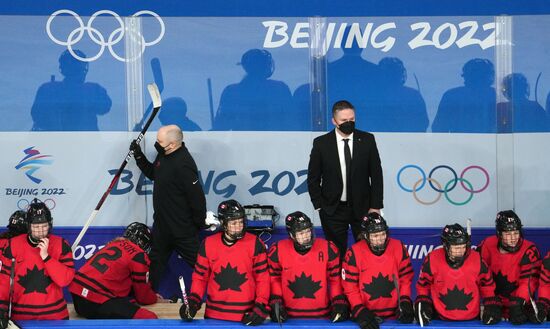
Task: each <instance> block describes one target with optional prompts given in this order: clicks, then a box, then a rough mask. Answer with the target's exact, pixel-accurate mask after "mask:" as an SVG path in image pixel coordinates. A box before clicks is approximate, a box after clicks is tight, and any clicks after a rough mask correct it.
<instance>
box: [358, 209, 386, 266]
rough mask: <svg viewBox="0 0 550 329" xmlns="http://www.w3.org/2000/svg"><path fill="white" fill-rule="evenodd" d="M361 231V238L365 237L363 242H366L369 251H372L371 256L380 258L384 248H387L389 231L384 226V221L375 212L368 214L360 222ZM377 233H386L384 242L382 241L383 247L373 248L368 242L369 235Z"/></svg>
mask: <svg viewBox="0 0 550 329" xmlns="http://www.w3.org/2000/svg"><path fill="white" fill-rule="evenodd" d="M361 231H362V233H363V236H364V237H365V240H367V244H368V245H369V249H370V250H371V251H372V253H373V254H375V255H377V256H380V255H382V254H383V253H384V251H386V247H387V246H388V239H389V237H388V235H389V229H388V224H386V220H385V219H384V217H382V216H381V215H380V214H379V213H377V212H371V213H368V214H367V215H366V216H364V217H363V220H362V221H361ZM378 232H386V241H384V244H383V245H380V246H373V245H372V244H371V241H370V236H369V235H370V234H371V233H378Z"/></svg>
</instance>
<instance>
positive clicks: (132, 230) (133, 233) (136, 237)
mask: <svg viewBox="0 0 550 329" xmlns="http://www.w3.org/2000/svg"><path fill="white" fill-rule="evenodd" d="M123 237H125V238H126V239H128V240H130V241H132V242H133V243H135V244H137V245H138V246H139V247H140V248H141V249H143V251H145V252H146V253H149V251H150V250H151V243H152V240H153V234H152V233H151V229H150V228H149V227H148V226H147V225H145V224H143V223H139V222H133V223H132V224H130V225H128V227H126V230H125V231H124V235H123Z"/></svg>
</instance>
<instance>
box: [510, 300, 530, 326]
mask: <svg viewBox="0 0 550 329" xmlns="http://www.w3.org/2000/svg"><path fill="white" fill-rule="evenodd" d="M524 306H525V300H524V299H523V298H521V297H512V298H510V318H509V319H508V320H510V322H511V323H512V324H515V325H519V324H524V323H525V322H527V315H525V313H524V312H523V308H524Z"/></svg>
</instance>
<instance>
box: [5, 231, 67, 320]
mask: <svg viewBox="0 0 550 329" xmlns="http://www.w3.org/2000/svg"><path fill="white" fill-rule="evenodd" d="M48 238H49V241H50V242H49V247H48V254H49V256H48V257H47V258H46V259H45V260H42V257H40V249H39V248H38V247H34V246H32V245H31V244H30V243H29V241H28V237H27V235H26V234H23V235H19V236H16V237H14V238H12V239H11V254H12V255H13V257H14V258H15V261H16V263H15V264H12V266H15V285H14V295H13V309H12V317H13V319H14V320H62V319H68V318H69V312H68V311H67V303H66V302H65V298H64V297H63V287H66V286H67V285H69V283H71V281H72V280H73V277H74V272H75V271H74V262H73V253H72V251H71V247H70V246H69V244H68V243H67V241H66V240H65V239H63V238H61V237H58V236H55V235H52V234H50V236H49V237H48Z"/></svg>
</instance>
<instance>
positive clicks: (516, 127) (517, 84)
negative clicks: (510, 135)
mask: <svg viewBox="0 0 550 329" xmlns="http://www.w3.org/2000/svg"><path fill="white" fill-rule="evenodd" d="M502 94H503V95H504V97H506V99H507V100H508V102H502V103H498V104H497V114H498V131H499V132H537V131H538V132H541V131H548V117H547V115H546V111H544V109H543V108H542V106H540V105H539V103H537V102H535V101H531V100H529V94H530V90H529V83H528V82H527V78H525V76H524V75H523V74H521V73H512V74H508V75H507V76H506V77H504V79H502Z"/></svg>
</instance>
